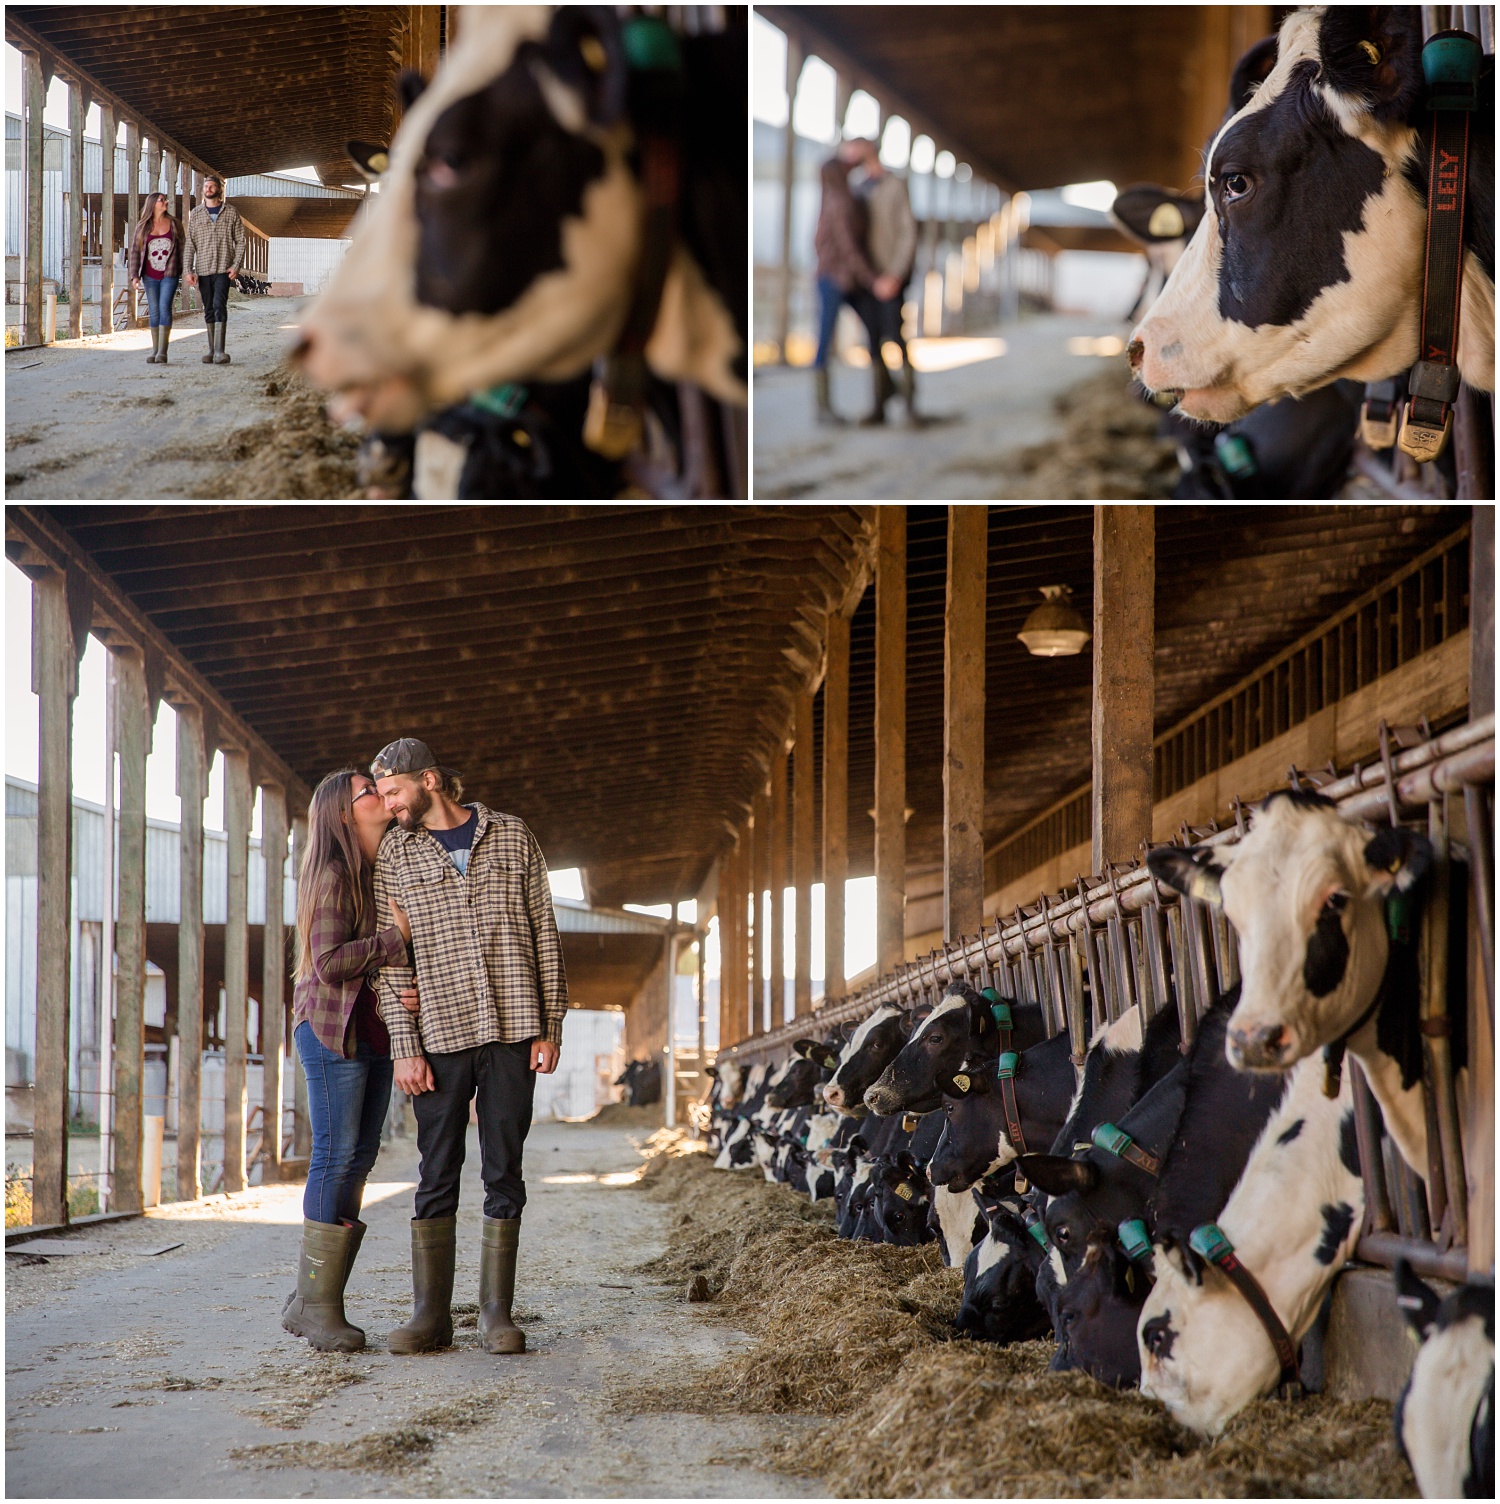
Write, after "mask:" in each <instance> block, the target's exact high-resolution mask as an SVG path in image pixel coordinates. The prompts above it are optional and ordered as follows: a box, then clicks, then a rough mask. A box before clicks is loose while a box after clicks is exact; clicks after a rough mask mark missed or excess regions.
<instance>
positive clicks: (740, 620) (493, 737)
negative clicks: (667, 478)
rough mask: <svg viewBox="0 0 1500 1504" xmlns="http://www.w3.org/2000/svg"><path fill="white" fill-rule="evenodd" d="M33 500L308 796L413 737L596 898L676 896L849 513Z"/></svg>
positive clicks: (760, 748) (783, 688)
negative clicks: (578, 871)
mask: <svg viewBox="0 0 1500 1504" xmlns="http://www.w3.org/2000/svg"><path fill="white" fill-rule="evenodd" d="M46 512H47V514H48V517H49V520H50V521H51V522H52V523H53V524H55V525H58V526H60V527H62V528H63V529H64V530H65V531H66V532H67V533H68V534H69V535H70V536H71V537H72V539H73V540H74V542H75V543H76V544H77V545H78V546H79V547H80V548H81V549H82V550H83V551H85V552H86V553H87V554H88V555H90V556H91V558H92V559H93V561H94V563H95V564H96V565H97V566H98V567H99V568H100V569H101V570H102V571H103V572H104V573H106V574H107V575H109V576H110V577H111V578H112V579H113V581H114V582H115V584H116V585H117V586H118V587H119V589H120V590H121V591H123V592H124V593H125V594H126V595H128V596H129V597H130V599H131V600H132V601H133V602H134V603H135V605H136V606H137V607H138V608H139V609H140V610H141V611H142V612H143V613H144V614H145V615H146V616H147V617H148V618H149V619H150V620H151V622H152V623H153V624H154V625H155V626H156V627H157V629H158V630H160V631H161V632H162V633H163V634H164V636H166V637H167V638H168V639H169V640H170V641H171V643H172V644H173V645H174V646H175V647H176V648H177V649H178V651H179V652H181V653H182V655H183V656H184V657H185V658H186V659H187V660H188V661H189V663H191V665H192V666H193V667H194V668H195V669H197V670H198V672H199V673H200V674H202V676H203V677H204V678H205V679H207V680H208V682H209V683H210V684H211V685H212V686H213V688H214V689H216V690H217V691H218V692H219V693H220V694H222V695H223V696H224V697H225V699H226V700H227V701H228V702H229V703H230V705H231V706H232V707H233V708H234V710H235V711H236V712H237V713H238V714H239V715H241V716H242V717H243V718H244V719H245V720H246V721H247V722H248V723H249V724H250V726H251V727H253V728H254V729H255V730H256V731H257V732H258V733H259V734H260V735H261V736H262V737H264V739H265V740H266V741H267V742H268V743H269V744H270V745H271V747H272V748H273V749H274V750H275V751H276V752H277V753H278V754H279V755H280V756H281V757H282V758H284V759H285V760H286V762H287V763H288V764H290V765H291V767H292V768H293V769H294V770H295V771H296V772H297V773H298V774H299V775H300V776H301V777H302V778H303V779H304V780H305V781H306V782H307V783H308V784H309V785H312V784H315V783H316V782H317V781H318V779H319V778H321V777H322V776H323V775H324V774H325V773H327V772H329V771H331V770H332V769H335V768H339V767H343V766H346V765H348V764H368V763H369V761H370V759H371V758H372V757H373V756H374V755H375V753H376V752H377V751H379V750H380V748H381V747H382V746H384V745H385V743H386V742H388V741H390V740H392V739H393V738H394V737H397V736H417V737H421V738H422V739H423V740H425V741H427V742H429V743H430V745H431V746H432V748H433V750H434V752H435V753H436V754H437V756H438V757H440V758H441V759H442V760H443V761H444V762H446V763H450V764H451V765H452V766H454V767H456V768H458V769H459V770H460V771H461V772H462V773H463V775H464V777H465V781H466V783H467V786H468V788H469V790H470V792H471V794H472V795H473V797H476V798H479V799H482V800H484V801H485V802H486V803H488V804H491V805H493V806H494V807H495V808H497V809H503V810H507V811H510V812H512V813H514V814H517V815H520V816H521V817H522V818H523V819H525V820H526V821H527V823H528V824H529V825H530V826H531V827H532V829H533V830H535V832H536V834H537V837H538V839H539V840H540V841H541V843H542V847H543V850H544V851H545V852H546V855H547V860H548V862H549V863H550V864H551V865H552V866H554V867H573V866H579V867H583V868H585V869H586V871H587V873H588V880H589V889H590V893H591V896H592V898H593V899H594V901H595V902H596V903H603V904H619V903H622V902H635V903H654V902H661V901H669V900H673V899H680V898H689V897H692V896H693V895H694V894H696V893H697V891H698V890H699V888H700V887H701V885H702V883H703V881H704V879H705V877H706V876H707V873H708V870H709V868H710V867H711V865H712V863H713V861H714V859H715V857H716V856H717V855H718V854H719V853H720V852H721V851H722V850H723V849H724V848H725V847H726V846H727V845H728V842H729V827H730V825H731V824H732V823H735V822H738V821H741V820H743V819H744V817H745V814H746V813H747V812H748V810H749V806H750V801H751V798H752V795H753V792H754V787H755V784H756V781H757V776H759V778H761V779H763V778H764V766H765V761H766V759H767V757H768V756H769V749H770V747H771V745H772V744H773V742H774V741H775V740H776V739H777V738H778V737H779V736H780V735H781V734H782V733H783V732H784V730H785V727H786V725H787V723H788V721H789V719H790V715H791V707H792V696H793V694H794V693H795V690H796V688H797V687H798V686H799V685H800V684H802V683H806V682H807V681H808V679H809V677H810V676H811V675H812V674H813V673H815V672H816V669H817V666H818V664H819V662H820V655H821V630H822V623H823V619H824V617H825V615H826V613H827V612H828V611H829V610H830V609H834V608H837V607H838V606H839V605H840V604H841V603H842V602H843V600H844V597H845V595H846V593H847V592H848V590H849V587H850V582H851V580H852V579H853V578H854V577H855V576H856V574H857V573H858V571H859V569H860V567H861V564H862V561H863V558H864V556H865V541H864V540H865V530H866V521H865V518H864V516H863V515H862V514H861V512H860V511H859V510H858V509H857V508H854V507H848V506H808V507H757V506H739V507H683V508H671V507H639V506H635V507H630V506H583V507H529V508H528V507H500V506H477V507H446V506H436V507H420V506H399V505H392V506H347V507H327V506H325V507H288V506H264V507H254V506H245V507H239V506H219V507H193V506H162V507H150V506H108V507H106V506H94V507H90V506H76V507H74V506H59V507H50V508H47V509H46ZM757 759H759V760H760V765H761V771H760V772H759V774H758V775H757V771H756V761H757Z"/></svg>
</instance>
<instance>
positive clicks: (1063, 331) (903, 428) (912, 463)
mask: <svg viewBox="0 0 1500 1504" xmlns="http://www.w3.org/2000/svg"><path fill="white" fill-rule="evenodd" d="M1128 332H1129V331H1128V329H1127V328H1126V326H1125V325H1123V324H1116V323H1114V322H1112V321H1110V320H1108V319H1098V318H1085V317H1080V316H1074V315H1065V314H1048V315H1036V316H1029V317H1027V318H1025V319H1023V320H1022V321H1021V322H1020V323H1017V324H1011V325H1007V326H1006V327H1005V328H1003V329H1001V330H998V331H996V333H997V334H998V335H999V337H1000V338H1002V339H1003V340H1004V342H1005V353H1004V354H1002V355H999V356H994V357H991V358H988V359H983V360H978V361H974V362H973V363H971V364H964V365H959V366H956V367H955V368H953V369H951V370H943V371H928V372H921V371H919V372H918V376H917V383H918V386H917V392H918V408H919V410H920V411H922V412H924V413H925V414H927V415H928V416H929V417H930V418H932V419H934V420H935V421H933V422H932V423H931V424H930V425H929V426H927V427H924V428H920V429H915V430H913V429H911V428H909V427H908V426H907V424H906V418H905V412H904V405H903V404H902V402H901V401H900V400H899V399H897V400H895V401H892V402H891V403H889V404H888V405H887V408H886V413H887V418H888V421H887V424H886V426H885V427H884V428H877V429H869V428H859V427H855V426H849V427H844V428H827V427H820V426H819V425H818V423H817V421H816V418H815V409H814V405H813V394H812V380H813V378H812V372H811V371H806V370H787V369H783V368H780V367H763V368H762V369H760V370H758V371H756V373H755V433H754V444H755V494H756V495H757V496H758V497H760V498H762V499H765V500H775V499H780V500H794V499H798V498H802V497H840V496H842V497H853V498H867V497H876V498H887V499H892V500H904V499H926V500H932V501H947V500H965V499H970V498H972V499H975V500H978V499H998V498H1008V497H1023V496H1039V497H1044V498H1046V499H1050V500H1088V499H1092V498H1095V497H1120V498H1131V497H1143V498H1144V497H1150V496H1155V495H1166V494H1168V492H1169V491H1170V486H1171V481H1175V479H1176V467H1175V463H1173V464H1171V465H1168V466H1166V467H1165V472H1164V473H1167V474H1170V476H1171V480H1170V481H1168V482H1167V487H1166V489H1165V490H1162V489H1159V488H1157V487H1156V486H1154V485H1152V484H1151V483H1150V481H1149V480H1148V481H1147V482H1146V483H1145V485H1144V486H1142V484H1141V483H1140V482H1139V480H1138V478H1137V475H1136V472H1137V471H1138V470H1141V469H1142V468H1144V470H1145V471H1146V472H1148V473H1149V472H1150V471H1151V470H1152V469H1154V468H1155V467H1156V466H1157V465H1158V463H1159V456H1158V455H1157V454H1156V453H1154V452H1147V451H1145V450H1142V449H1140V447H1139V446H1138V445H1135V444H1134V443H1133V437H1134V436H1133V433H1132V436H1131V438H1130V439H1126V438H1125V436H1124V435H1121V436H1119V437H1120V439H1121V441H1122V443H1121V445H1120V446H1116V447H1123V448H1125V449H1128V450H1129V451H1130V452H1129V453H1128V454H1127V455H1126V456H1125V458H1124V460H1123V462H1121V461H1120V460H1118V459H1116V458H1113V457H1111V456H1110V455H1109V454H1108V452H1107V451H1108V448H1109V446H1108V445H1106V446H1105V450H1104V451H1101V452H1100V453H1099V454H1096V456H1095V458H1094V460H1093V461H1085V462H1082V463H1079V464H1075V465H1074V467H1073V468H1072V469H1071V470H1068V471H1058V470H1056V469H1048V468H1045V467H1044V464H1043V461H1042V460H1041V459H1040V458H1039V456H1038V454H1037V453H1036V452H1035V450H1036V446H1045V445H1052V444H1055V443H1056V442H1057V441H1059V440H1065V443H1064V445H1063V446H1061V447H1067V446H1068V445H1071V443H1072V441H1071V439H1065V435H1066V434H1067V430H1068V428H1069V421H1068V419H1069V415H1068V412H1067V411H1065V410H1060V409H1059V407H1058V406H1057V405H1056V399H1057V398H1059V397H1060V396H1062V394H1064V393H1067V392H1069V391H1071V390H1072V389H1073V388H1076V387H1078V386H1080V385H1081V384H1083V383H1085V382H1089V381H1090V380H1091V379H1093V378H1097V377H1099V376H1100V375H1101V374H1102V373H1103V372H1104V371H1105V370H1106V368H1108V369H1110V370H1115V369H1116V368H1118V371H1119V373H1120V381H1119V385H1120V387H1121V389H1122V390H1123V389H1124V388H1125V387H1126V386H1127V385H1128V380H1129V378H1128V375H1127V374H1125V369H1124V360H1123V357H1122V356H1121V355H1119V354H1115V355H1110V356H1103V355H1099V354H1080V353H1077V352H1078V350H1079V349H1080V348H1089V346H1090V345H1092V346H1093V348H1095V349H1102V348H1112V349H1114V350H1115V351H1119V350H1122V349H1123V339H1124V336H1125V335H1126V334H1128ZM1111 339H1112V340H1114V341H1115V343H1113V344H1112V345H1109V344H1100V342H1101V341H1109V340H1111ZM1070 341H1072V342H1073V344H1072V345H1071V346H1070V343H1069V342H1070ZM940 343H945V344H949V345H952V346H953V347H954V349H955V350H956V349H957V348H958V346H959V344H960V343H961V342H960V341H956V340H955V341H948V342H940ZM973 348H975V349H976V350H977V349H979V348H980V347H979V346H978V345H975V346H974V347H973ZM939 358H941V356H940V357H939ZM831 379H832V388H833V406H834V409H835V410H836V411H837V412H839V413H840V414H841V415H843V416H844V417H846V418H854V417H856V416H857V415H859V414H861V413H864V412H865V411H867V410H868V408H869V406H870V402H871V394H872V390H873V378H872V377H871V375H870V372H869V370H868V369H855V368H852V367H849V366H845V365H842V364H837V363H836V364H835V365H834V366H833V368H832V378H831ZM1128 400H1131V401H1134V399H1128ZM1137 405H1138V406H1140V408H1141V413H1142V415H1143V419H1144V421H1145V424H1146V426H1147V427H1148V428H1149V427H1151V426H1154V424H1155V421H1156V415H1155V414H1154V413H1153V412H1151V410H1150V409H1148V408H1146V407H1145V406H1144V405H1143V404H1137ZM1125 427H1126V428H1127V429H1130V428H1131V418H1130V416H1129V415H1127V416H1126V418H1125ZM1028 450H1031V451H1032V452H1031V453H1028V452H1027V451H1028ZM1165 453H1166V455H1167V456H1168V457H1170V454H1171V448H1170V446H1167V448H1166V451H1165ZM1096 472H1102V474H1101V473H1096ZM1049 487H1050V488H1052V489H1048V488H1049Z"/></svg>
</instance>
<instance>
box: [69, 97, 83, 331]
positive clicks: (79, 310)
mask: <svg viewBox="0 0 1500 1504" xmlns="http://www.w3.org/2000/svg"><path fill="white" fill-rule="evenodd" d="M86 115H87V111H86V110H85V109H84V103H83V85H82V84H81V83H79V82H78V80H77V79H72V80H70V82H69V84H68V191H69V192H70V193H71V195H72V198H71V200H70V203H71V209H70V211H69V214H68V230H67V235H68V238H67V242H66V243H67V248H68V338H69V339H81V338H82V337H83V258H84V254H85V252H86V251H87V248H88V234H87V226H88V213H87V211H86V207H85V206H86V204H87V202H88V201H87V199H86V198H85V197H84V192H83V122H84V120H85V118H86Z"/></svg>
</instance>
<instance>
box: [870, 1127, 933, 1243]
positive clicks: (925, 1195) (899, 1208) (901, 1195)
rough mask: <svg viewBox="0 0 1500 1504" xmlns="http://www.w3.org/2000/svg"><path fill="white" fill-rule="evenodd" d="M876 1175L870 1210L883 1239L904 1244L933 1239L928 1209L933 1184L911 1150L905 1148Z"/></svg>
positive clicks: (878, 1170) (877, 1171)
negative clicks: (928, 1221)
mask: <svg viewBox="0 0 1500 1504" xmlns="http://www.w3.org/2000/svg"><path fill="white" fill-rule="evenodd" d="M874 1179H875V1191H874V1194H873V1196H872V1198H871V1212H872V1214H873V1220H874V1224H875V1228H876V1231H877V1235H878V1237H879V1239H880V1241H881V1242H882V1243H894V1244H896V1245H897V1246H898V1247H902V1248H912V1247H915V1246H916V1245H917V1244H918V1243H930V1242H931V1241H932V1232H931V1230H930V1229H929V1228H928V1225H927V1220H928V1219H927V1213H928V1209H929V1207H930V1206H931V1202H932V1187H931V1185H930V1184H929V1183H928V1180H927V1177H926V1176H925V1175H924V1174H923V1173H922V1172H921V1170H919V1169H918V1168H917V1164H916V1161H915V1160H914V1159H913V1158H912V1156H911V1154H910V1152H909V1151H907V1150H905V1149H902V1150H901V1151H900V1152H899V1153H897V1154H896V1155H895V1156H893V1158H892V1159H891V1160H890V1162H889V1163H887V1164H884V1165H882V1166H880V1168H879V1169H877V1170H876V1171H875V1175H874Z"/></svg>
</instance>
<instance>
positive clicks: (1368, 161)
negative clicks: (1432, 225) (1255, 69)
mask: <svg viewBox="0 0 1500 1504" xmlns="http://www.w3.org/2000/svg"><path fill="white" fill-rule="evenodd" d="M1421 50H1422V21H1421V12H1420V9H1419V8H1418V7H1417V6H1356V5H1333V6H1326V7H1323V6H1317V7H1312V8H1310V9H1305V10H1299V11H1296V12H1294V13H1293V14H1292V15H1290V16H1288V17H1287V19H1286V20H1285V21H1284V22H1283V23H1282V26H1281V31H1280V34H1279V37H1278V46H1277V59H1276V66H1275V67H1274V68H1273V69H1272V70H1271V72H1270V74H1269V76H1268V77H1267V78H1266V80H1265V82H1264V83H1263V84H1261V85H1260V87H1259V88H1258V89H1256V91H1255V93H1254V94H1253V96H1252V97H1251V98H1250V99H1249V100H1248V102H1247V103H1246V104H1245V105H1244V106H1243V107H1242V108H1241V109H1240V110H1238V111H1237V112H1236V113H1235V114H1234V116H1233V117H1232V118H1231V119H1230V120H1229V121H1228V122H1227V124H1225V125H1224V126H1223V127H1222V128H1221V129H1220V131H1219V133H1218V134H1217V135H1216V136H1215V138H1214V141H1213V144H1212V145H1211V146H1210V148H1209V152H1208V158H1207V162H1206V165H1205V169H1204V177H1205V182H1206V184H1207V190H1208V193H1207V204H1206V211H1205V214H1204V218H1203V221H1202V223H1201V224H1200V225H1199V226H1198V229H1197V231H1196V232H1195V233H1194V235H1193V237H1192V240H1191V241H1190V242H1189V244H1188V247H1187V250H1186V251H1185V252H1184V254H1183V256H1182V259H1181V260H1180V261H1179V262H1178V263H1177V267H1176V269H1175V270H1174V271H1173V273H1172V275H1171V276H1170V277H1169V278H1168V280H1167V285H1166V287H1165V289H1164V290H1163V292H1162V295H1161V297H1160V298H1158V299H1157V301H1156V303H1155V304H1154V305H1153V306H1152V308H1151V309H1150V311H1149V312H1148V313H1147V315H1146V317H1145V319H1144V320H1143V321H1142V322H1141V323H1140V324H1139V325H1138V326H1137V327H1136V329H1135V331H1134V333H1133V334H1132V336H1131V341H1130V346H1129V352H1128V353H1129V356H1130V362H1131V365H1132V367H1133V368H1134V370H1135V372H1136V374H1137V376H1138V377H1139V379H1140V381H1141V382H1142V384H1143V385H1144V386H1145V387H1146V388H1147V389H1148V390H1151V391H1154V392H1174V393H1177V394H1178V402H1177V408H1178V410H1179V411H1181V412H1182V413H1184V414H1186V415H1187V416H1188V417H1192V418H1200V419H1205V420H1208V421H1210V422H1215V423H1230V422H1233V421H1234V420H1235V419H1236V418H1239V417H1243V416H1244V414H1245V413H1247V412H1249V411H1250V409H1251V408H1253V407H1257V406H1259V405H1260V404H1261V403H1263V402H1269V401H1272V400H1273V399H1275V398H1277V397H1289V396H1290V397H1297V396H1301V395H1302V394H1303V393H1306V392H1310V391H1313V390H1315V389H1316V388H1318V387H1321V386H1326V385H1327V384H1328V383H1329V382H1330V381H1333V380H1335V379H1338V378H1349V379H1353V380H1357V381H1379V380H1383V379H1385V378H1388V377H1391V376H1394V375H1396V374H1397V373H1398V372H1400V371H1404V370H1405V369H1406V368H1407V367H1409V366H1410V365H1411V364H1412V363H1413V362H1414V361H1415V360H1416V359H1417V358H1418V354H1419V352H1418V349H1417V345H1418V337H1419V331H1420V304H1421V294H1422V282H1423V272H1424V253H1425V244H1426V221H1427V181H1426V180H1427V168H1428V151H1427V141H1428V132H1429V131H1430V129H1431V125H1430V120H1431V117H1430V115H1429V114H1428V113H1427V111H1426V109H1425V106H1424V102H1423V100H1424V84H1423V77H1422V61H1421ZM1480 93H1481V107H1480V109H1479V111H1477V112H1476V115H1475V119H1474V123H1473V131H1472V137H1471V144H1470V153H1469V177H1468V194H1469V202H1468V209H1467V212H1466V214H1465V218H1464V236H1465V246H1466V250H1467V254H1466V256H1465V258H1464V275H1463V300H1462V302H1463V306H1462V322H1461V326H1460V330H1459V335H1458V348H1457V352H1456V353H1457V361H1458V366H1459V369H1460V371H1461V373H1462V376H1463V379H1464V380H1465V381H1466V382H1468V384H1469V385H1470V386H1472V387H1475V388H1477V389H1478V390H1480V391H1485V392H1489V391H1493V390H1494V384H1495V255H1494V247H1495V242H1494V234H1495V161H1494V146H1495V138H1494V72H1493V63H1492V61H1491V60H1486V68H1485V71H1484V74H1483V76H1482V78H1481V89H1480Z"/></svg>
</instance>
